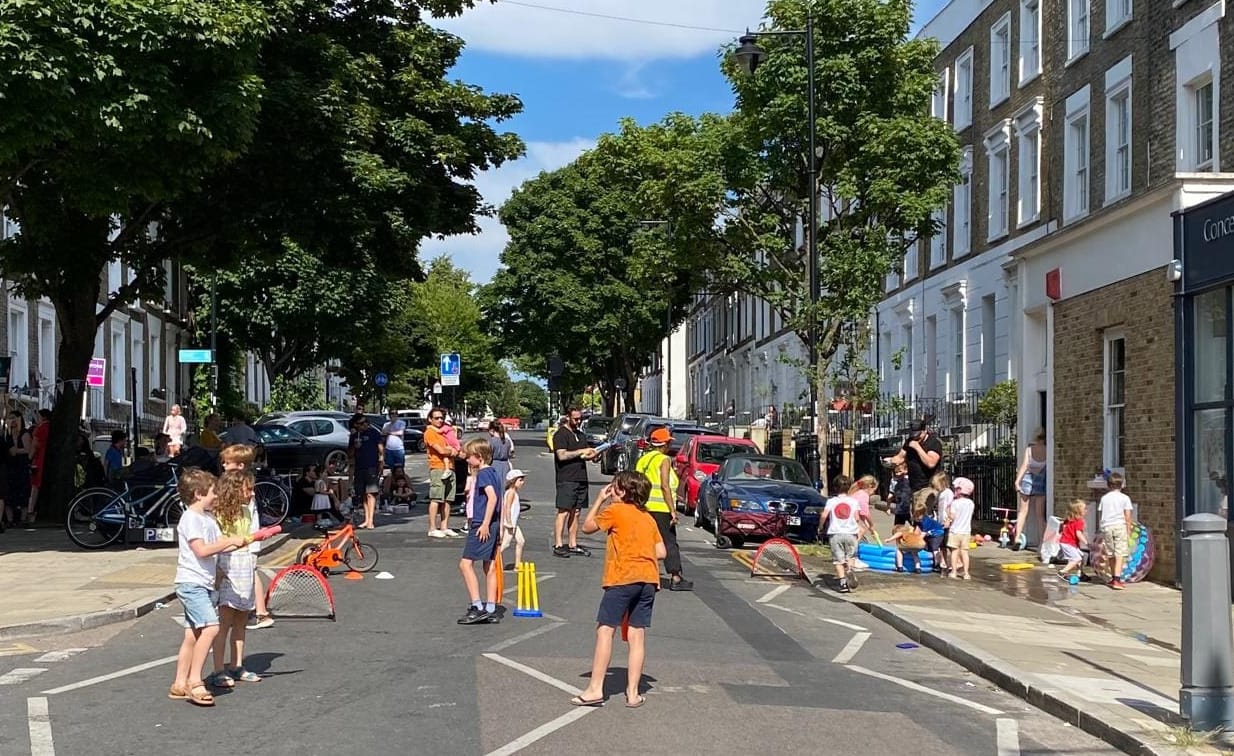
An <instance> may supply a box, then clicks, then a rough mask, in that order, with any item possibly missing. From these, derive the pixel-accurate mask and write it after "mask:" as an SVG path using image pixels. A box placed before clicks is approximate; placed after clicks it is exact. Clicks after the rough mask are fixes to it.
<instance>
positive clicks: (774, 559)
mask: <svg viewBox="0 0 1234 756" xmlns="http://www.w3.org/2000/svg"><path fill="white" fill-rule="evenodd" d="M750 576H751V577H791V578H800V579H802V580H805V579H806V571H805V569H804V568H803V567H802V566H801V555H800V554H798V553H797V549H796V548H794V547H793V544H791V543H789V542H788V541H786V540H784V539H783V538H771V539H768V540H767V541H766V542H764V543H763V545H762V546H759V547H758V551H756V552H754V561H753V564H752V565H751V567H750Z"/></svg>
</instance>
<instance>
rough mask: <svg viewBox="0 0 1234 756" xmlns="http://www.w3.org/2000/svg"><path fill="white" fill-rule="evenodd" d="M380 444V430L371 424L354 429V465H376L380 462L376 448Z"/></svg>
mask: <svg viewBox="0 0 1234 756" xmlns="http://www.w3.org/2000/svg"><path fill="white" fill-rule="evenodd" d="M380 446H381V431H379V430H377V429H376V428H374V427H373V426H371V425H370V426H369V427H367V428H365V429H364V430H358V431H356V466H357V467H377V466H378V465H379V464H381V455H380V454H379V453H378V448H379V447H380Z"/></svg>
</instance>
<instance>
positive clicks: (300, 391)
mask: <svg viewBox="0 0 1234 756" xmlns="http://www.w3.org/2000/svg"><path fill="white" fill-rule="evenodd" d="M262 409H263V410H264V411H265V412H295V411H297V410H325V409H330V407H329V405H328V404H327V402H326V387H325V384H324V383H322V380H321V378H320V376H317V375H301V376H299V377H297V378H290V379H288V378H282V377H279V378H276V379H274V381H273V382H272V383H271V384H270V401H269V402H268V403H267V404H266V406H265V407H263V408H262Z"/></svg>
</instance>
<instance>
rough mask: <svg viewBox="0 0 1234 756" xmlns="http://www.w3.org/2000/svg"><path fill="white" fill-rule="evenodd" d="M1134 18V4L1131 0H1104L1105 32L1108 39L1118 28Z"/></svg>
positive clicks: (1104, 36) (1104, 35)
mask: <svg viewBox="0 0 1234 756" xmlns="http://www.w3.org/2000/svg"><path fill="white" fill-rule="evenodd" d="M1133 18H1135V4H1134V3H1133V2H1132V0H1105V34H1103V35H1102V36H1103V38H1106V39H1108V38H1109V37H1111V36H1112V35H1114V34H1115V33H1116V32H1117V31H1118V30H1119V29H1121V28H1123V27H1124V26H1126V25H1127V24H1129V23H1131V21H1132V19H1133Z"/></svg>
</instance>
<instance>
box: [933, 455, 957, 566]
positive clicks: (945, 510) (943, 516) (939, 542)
mask: <svg viewBox="0 0 1234 756" xmlns="http://www.w3.org/2000/svg"><path fill="white" fill-rule="evenodd" d="M930 488H932V489H934V491H935V494H936V495H937V498H936V499H935V502H934V519H935V520H936V521H937V522H939V523H940V524H943V530H942V532H941V533H940V534H939V535H937V536H930V535H928V534H927V535H926V548H927V549H929V551H930V553H931V554H932V555H933V556H934V571H935V572H937V573H940V574H943V573H946V572H947V571H948V570H949V568H948V567H947V561H948V554H947V527H946V524H945V523H946V522H947V519H948V517H950V512H951V500H952V499H954V498H955V493H953V492H952V490H951V476H950V475H948V474H947V473H945V472H938V473H935V474H934V477H933V478H930Z"/></svg>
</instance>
